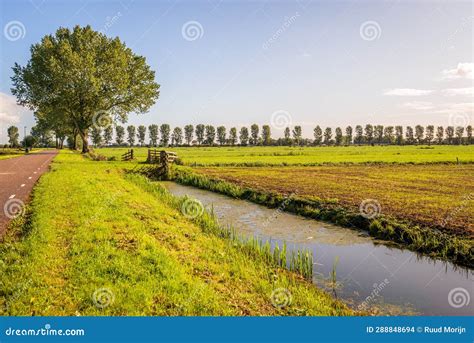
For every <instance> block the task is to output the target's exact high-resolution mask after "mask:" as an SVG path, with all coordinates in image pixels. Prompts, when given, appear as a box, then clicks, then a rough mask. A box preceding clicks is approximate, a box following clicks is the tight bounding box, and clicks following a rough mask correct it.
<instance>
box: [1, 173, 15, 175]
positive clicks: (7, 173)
mask: <svg viewBox="0 0 474 343" xmlns="http://www.w3.org/2000/svg"><path fill="white" fill-rule="evenodd" d="M13 174H15V173H0V175H13Z"/></svg>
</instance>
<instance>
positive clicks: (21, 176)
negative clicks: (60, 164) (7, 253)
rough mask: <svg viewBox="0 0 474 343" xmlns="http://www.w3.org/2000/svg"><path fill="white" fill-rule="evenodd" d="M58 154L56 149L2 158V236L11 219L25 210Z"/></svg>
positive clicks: (0, 215)
mask: <svg viewBox="0 0 474 343" xmlns="http://www.w3.org/2000/svg"><path fill="white" fill-rule="evenodd" d="M56 154H57V151H55V150H45V151H40V152H37V153H31V154H29V155H24V156H21V157H13V158H8V159H6V160H0V237H1V236H2V235H3V234H4V233H5V230H6V228H7V225H8V223H9V222H10V220H12V219H13V218H14V217H15V216H17V215H20V214H21V213H22V211H24V204H25V203H26V202H27V201H28V197H29V195H30V193H31V190H32V189H33V186H34V185H35V183H36V181H38V179H39V177H40V176H41V175H42V174H43V173H44V172H46V171H47V170H48V167H49V165H50V163H51V161H52V160H53V158H54V157H55V156H56Z"/></svg>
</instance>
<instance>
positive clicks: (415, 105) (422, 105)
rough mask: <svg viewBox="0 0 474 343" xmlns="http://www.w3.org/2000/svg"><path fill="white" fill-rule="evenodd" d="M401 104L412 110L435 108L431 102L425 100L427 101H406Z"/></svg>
mask: <svg viewBox="0 0 474 343" xmlns="http://www.w3.org/2000/svg"><path fill="white" fill-rule="evenodd" d="M402 106H403V107H406V108H411V109H414V110H419V111H427V110H432V109H433V108H435V106H434V105H433V104H432V103H431V102H427V101H413V102H406V103H404V104H403V105H402Z"/></svg>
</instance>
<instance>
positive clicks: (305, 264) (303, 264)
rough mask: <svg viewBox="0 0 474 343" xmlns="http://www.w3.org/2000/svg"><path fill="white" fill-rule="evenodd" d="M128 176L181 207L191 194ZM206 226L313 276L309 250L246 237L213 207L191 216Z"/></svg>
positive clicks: (276, 263) (250, 252) (253, 253)
mask: <svg viewBox="0 0 474 343" xmlns="http://www.w3.org/2000/svg"><path fill="white" fill-rule="evenodd" d="M125 177H126V179H127V180H128V181H130V182H133V183H134V184H135V185H137V186H139V187H140V188H141V189H143V190H145V191H147V192H149V193H152V194H154V195H155V196H156V197H158V198H160V200H162V201H164V202H165V203H167V204H168V205H170V206H171V207H174V208H175V209H177V210H180V209H181V208H182V206H183V203H184V202H185V201H187V200H188V199H189V198H188V197H186V196H184V197H176V196H174V195H172V194H171V193H169V192H168V191H167V190H166V189H165V188H164V187H163V186H161V185H160V184H159V183H156V182H153V181H151V180H149V179H148V178H146V177H145V176H143V175H139V174H135V173H128V174H126V176H125ZM190 220H192V221H193V222H194V223H196V224H197V225H199V227H200V228H201V229H202V230H203V232H205V233H208V234H212V235H215V236H218V237H221V238H223V239H225V240H228V242H229V243H230V244H232V245H233V246H234V247H237V248H238V249H239V250H241V251H243V252H244V253H245V254H246V255H247V256H249V257H252V258H255V259H259V260H262V261H264V262H266V263H268V264H269V265H271V266H272V267H279V268H284V269H288V270H291V271H294V272H296V273H299V274H301V275H302V276H303V277H305V278H306V279H308V280H311V278H312V276H313V255H312V254H311V253H310V252H308V251H300V250H297V251H291V253H288V251H287V247H286V244H285V243H283V244H282V246H281V247H280V246H279V245H278V243H276V244H275V246H274V247H273V248H272V247H271V245H270V242H268V241H263V240H262V239H261V238H258V237H250V238H247V237H244V236H242V235H240V234H238V233H237V232H236V230H235V229H234V228H233V227H231V226H227V227H223V226H222V225H220V224H219V222H218V221H217V218H216V216H215V215H214V213H213V211H212V210H211V211H209V212H208V211H204V212H203V213H202V215H200V216H197V217H196V218H194V219H190Z"/></svg>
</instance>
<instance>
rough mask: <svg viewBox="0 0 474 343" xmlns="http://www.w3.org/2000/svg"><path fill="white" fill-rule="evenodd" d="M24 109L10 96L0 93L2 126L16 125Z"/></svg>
mask: <svg viewBox="0 0 474 343" xmlns="http://www.w3.org/2000/svg"><path fill="white" fill-rule="evenodd" d="M24 111H25V108H24V107H22V106H19V105H17V104H16V101H15V98H14V97H13V96H11V95H8V94H5V93H2V92H0V123H1V124H3V125H7V124H16V123H18V122H19V121H20V115H21V113H22V112H24Z"/></svg>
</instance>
